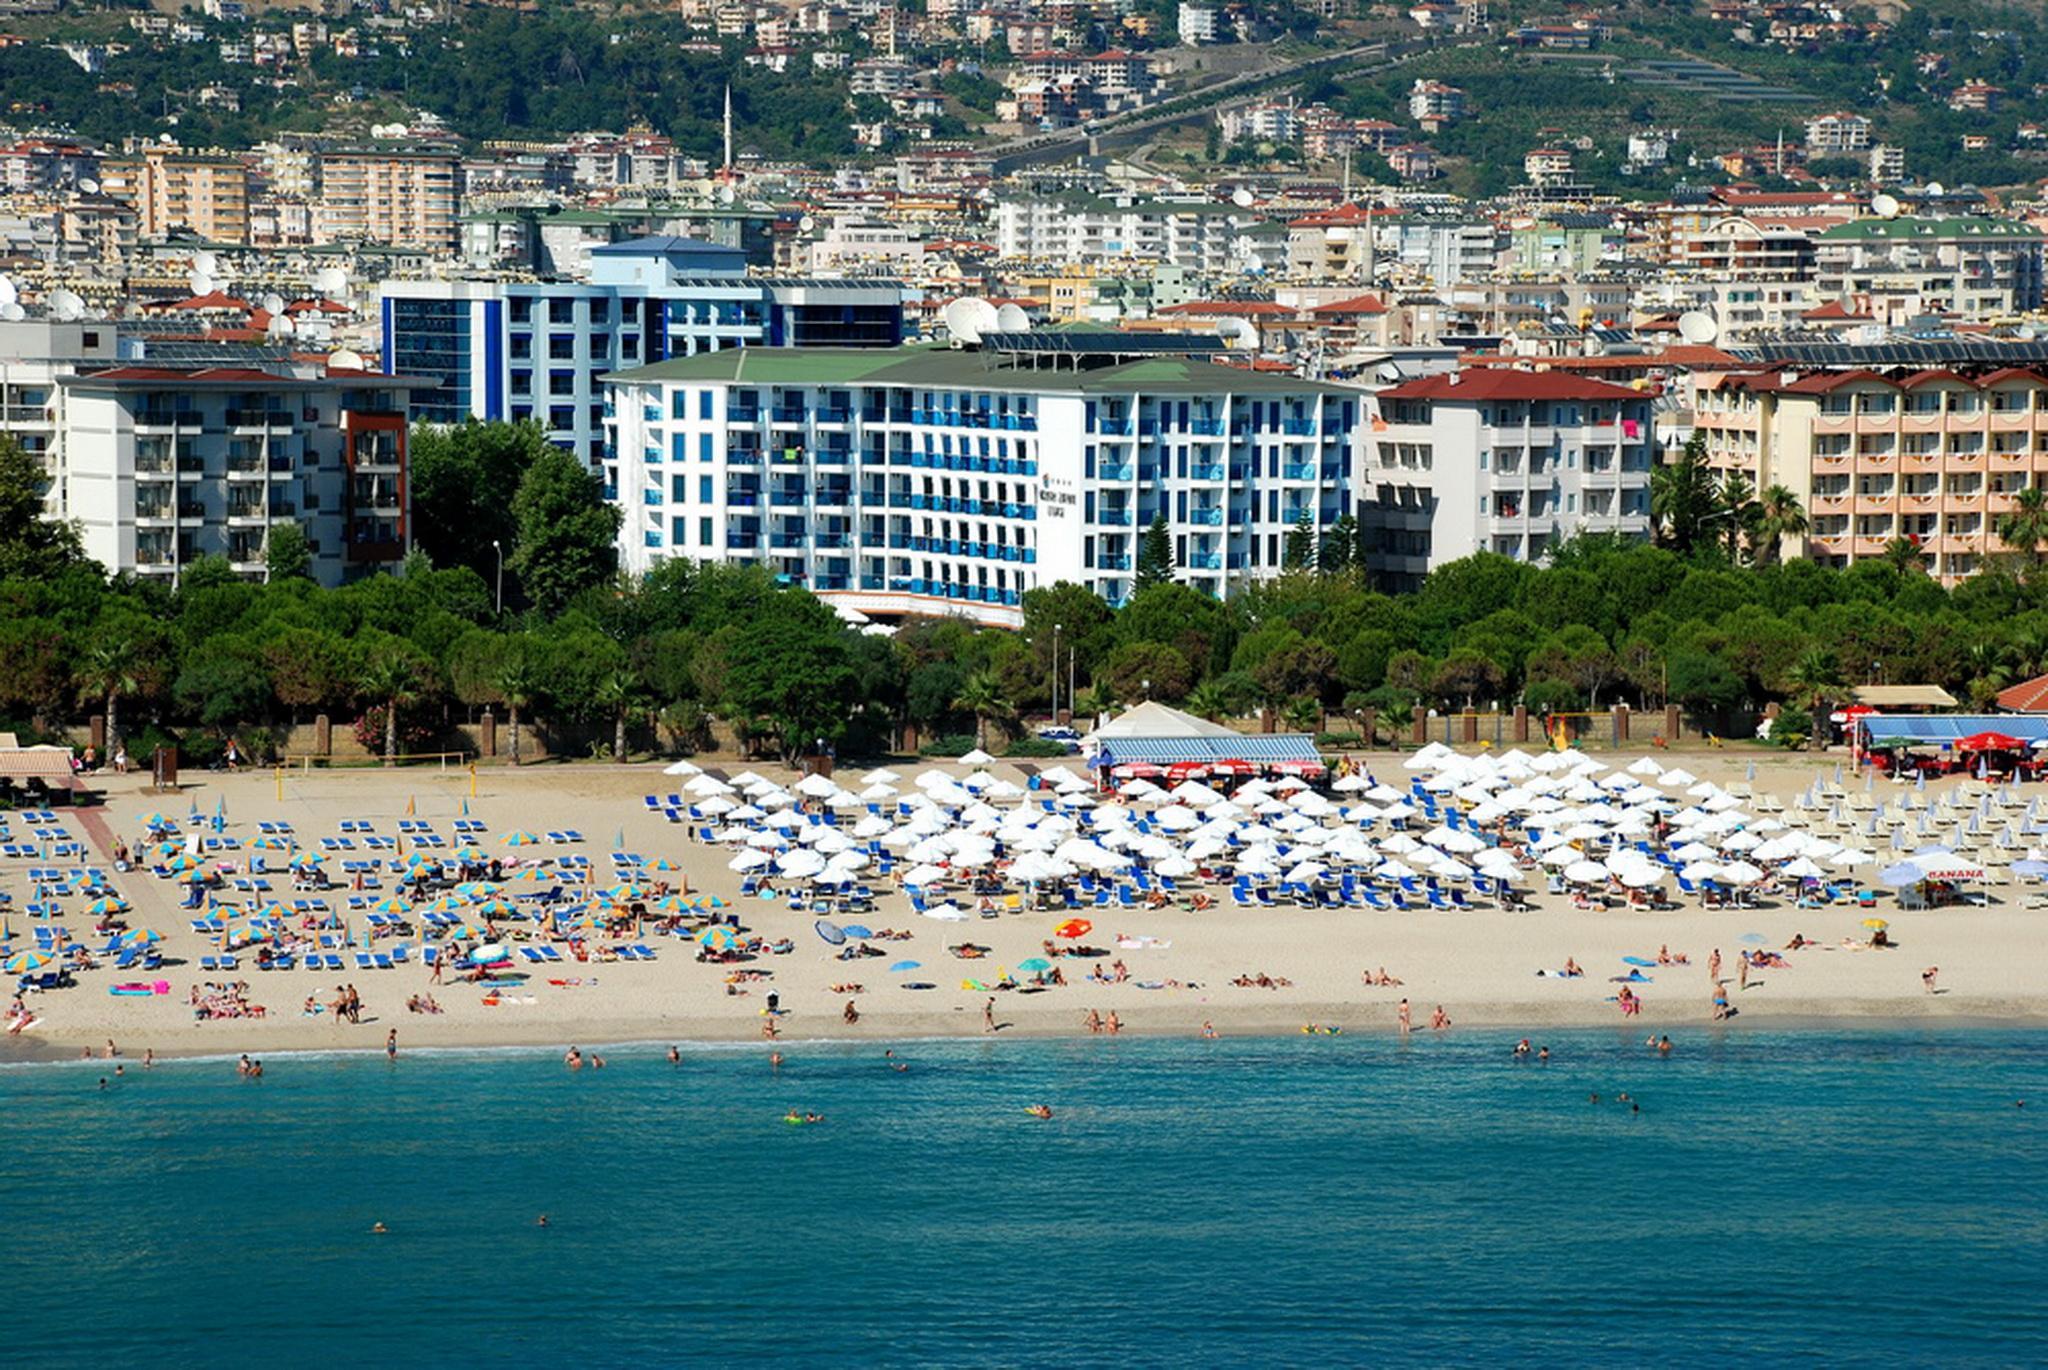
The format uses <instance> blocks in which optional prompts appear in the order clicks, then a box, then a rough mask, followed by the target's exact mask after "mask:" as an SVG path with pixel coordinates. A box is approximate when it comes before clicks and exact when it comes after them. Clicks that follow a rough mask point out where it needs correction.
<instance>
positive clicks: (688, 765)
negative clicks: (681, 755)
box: [661, 761, 704, 775]
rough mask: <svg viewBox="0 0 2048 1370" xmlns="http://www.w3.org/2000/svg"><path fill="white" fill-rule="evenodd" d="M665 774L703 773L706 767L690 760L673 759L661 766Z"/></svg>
mask: <svg viewBox="0 0 2048 1370" xmlns="http://www.w3.org/2000/svg"><path fill="white" fill-rule="evenodd" d="M661 773H662V774H663V775H702V774H703V773H704V768H703V767H702V766H699V765H696V764H694V763H692V762H689V761H673V762H670V763H669V764H668V765H666V766H663V767H662V768H661Z"/></svg>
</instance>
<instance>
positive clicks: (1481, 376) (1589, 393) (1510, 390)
mask: <svg viewBox="0 0 2048 1370" xmlns="http://www.w3.org/2000/svg"><path fill="white" fill-rule="evenodd" d="M1380 398H1381V399H1383V400H1471V401H1474V402H1475V403H1479V402H1484V401H1486V400H1640V399H1643V398H1644V395H1643V393H1642V392H1641V391H1639V390H1631V389H1629V388H1628V387H1627V386H1623V385H1610V384H1608V383H1607V382H1606V381H1595V380H1588V379H1586V378H1585V377H1584V376H1574V375H1570V374H1567V373H1565V372H1562V371H1514V370H1510V369H1508V368H1506V367H1484V368H1481V369H1479V370H1474V371H1460V372H1454V373H1451V374H1449V375H1438V376H1419V377H1417V378H1416V379H1414V380H1412V381H1403V382H1402V383H1401V384H1399V385H1396V386H1390V387H1388V388H1387V389H1385V390H1382V391H1380Z"/></svg>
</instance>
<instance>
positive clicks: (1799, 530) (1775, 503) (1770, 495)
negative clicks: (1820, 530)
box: [1750, 485, 1813, 566]
mask: <svg viewBox="0 0 2048 1370" xmlns="http://www.w3.org/2000/svg"><path fill="white" fill-rule="evenodd" d="M1812 526H1813V524H1812V521H1811V520H1809V519H1808V518H1807V517H1806V510H1805V509H1804V508H1802V507H1801V506H1800V503H1799V496H1798V495H1797V494H1795V493H1793V491H1792V490H1791V489H1790V488H1789V487H1787V486H1783V485H1767V486H1765V487H1764V492H1763V493H1762V494H1761V495H1758V496H1757V498H1756V526H1755V529H1754V536H1753V537H1752V539H1751V542H1750V546H1751V548H1752V550H1753V551H1754V553H1755V557H1756V564H1757V565H1759V566H1776V565H1777V564H1778V560H1779V558H1780V557H1781V556H1782V555H1783V554H1784V540H1785V539H1786V538H1803V537H1805V536H1806V531H1807V529H1809V528H1811V527H1812Z"/></svg>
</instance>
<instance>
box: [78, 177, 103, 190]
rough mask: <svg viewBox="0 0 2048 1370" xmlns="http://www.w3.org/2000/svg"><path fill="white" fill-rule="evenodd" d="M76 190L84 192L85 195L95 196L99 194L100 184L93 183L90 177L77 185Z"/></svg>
mask: <svg viewBox="0 0 2048 1370" xmlns="http://www.w3.org/2000/svg"><path fill="white" fill-rule="evenodd" d="M78 188H79V189H80V190H82V191H84V192H85V193H86V194H87V195H97V194H99V193H100V183H99V182H98V181H95V180H94V179H93V178H92V177H90V176H88V177H86V178H85V179H84V180H82V181H80V182H79V183H78Z"/></svg>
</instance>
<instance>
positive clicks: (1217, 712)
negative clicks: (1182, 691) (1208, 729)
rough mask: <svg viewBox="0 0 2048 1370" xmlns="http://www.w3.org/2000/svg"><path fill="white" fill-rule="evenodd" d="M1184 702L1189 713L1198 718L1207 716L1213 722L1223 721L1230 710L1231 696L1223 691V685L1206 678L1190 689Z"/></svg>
mask: <svg viewBox="0 0 2048 1370" xmlns="http://www.w3.org/2000/svg"><path fill="white" fill-rule="evenodd" d="M1182 703H1183V704H1184V705H1185V707H1186V708H1187V711H1188V712H1189V713H1191V714H1193V715H1194V716H1195V717H1197V718H1206V719H1208V720H1209V721H1210V722H1211V723H1221V722H1222V721H1223V719H1224V717H1225V716H1226V715H1228V714H1229V712H1230V700H1229V697H1228V696H1226V695H1225V694H1224V693H1223V687H1222V686H1220V685H1218V684H1217V683H1216V682H1215V681H1213V680H1205V681H1203V682H1202V683H1201V684H1199V685H1197V686H1195V688H1194V689H1192V690H1189V691H1188V697H1187V698H1186V699H1185V700H1184V701H1182Z"/></svg>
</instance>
